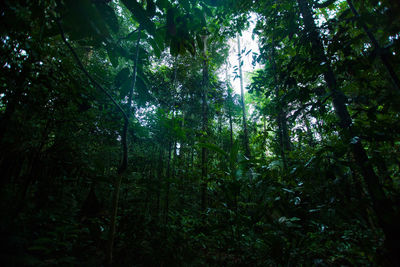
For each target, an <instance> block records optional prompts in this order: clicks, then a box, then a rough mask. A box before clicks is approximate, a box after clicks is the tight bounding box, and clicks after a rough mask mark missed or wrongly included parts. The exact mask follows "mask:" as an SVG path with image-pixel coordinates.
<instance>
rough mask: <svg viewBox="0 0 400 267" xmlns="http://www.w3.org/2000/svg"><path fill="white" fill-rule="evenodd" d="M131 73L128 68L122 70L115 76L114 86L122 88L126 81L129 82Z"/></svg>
mask: <svg viewBox="0 0 400 267" xmlns="http://www.w3.org/2000/svg"><path fill="white" fill-rule="evenodd" d="M129 73H130V71H129V69H128V68H123V69H122V70H120V71H119V72H118V74H117V75H116V76H115V79H114V85H115V86H116V87H120V86H121V85H123V84H124V83H125V82H126V81H128V78H129Z"/></svg>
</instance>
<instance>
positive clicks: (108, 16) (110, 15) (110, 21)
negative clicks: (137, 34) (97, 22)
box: [96, 3, 119, 33]
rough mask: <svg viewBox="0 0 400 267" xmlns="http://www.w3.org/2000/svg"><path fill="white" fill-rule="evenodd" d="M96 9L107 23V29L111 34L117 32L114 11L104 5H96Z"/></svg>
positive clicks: (117, 25) (116, 19)
mask: <svg viewBox="0 0 400 267" xmlns="http://www.w3.org/2000/svg"><path fill="white" fill-rule="evenodd" d="M96 7H97V10H98V11H99V13H100V15H101V16H102V18H103V19H104V20H105V22H106V23H107V25H108V27H109V28H110V29H111V30H112V31H113V32H115V33H116V32H118V30H119V24H118V18H117V16H116V15H115V13H114V10H113V9H112V8H111V7H110V6H109V5H107V4H106V3H97V4H96Z"/></svg>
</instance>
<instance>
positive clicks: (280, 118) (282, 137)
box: [270, 40, 290, 170]
mask: <svg viewBox="0 0 400 267" xmlns="http://www.w3.org/2000/svg"><path fill="white" fill-rule="evenodd" d="M271 46H272V48H271V57H270V63H271V65H272V70H273V72H274V84H275V97H276V98H279V81H278V72H277V68H276V60H275V41H274V40H272V44H271ZM280 102H281V101H280ZM279 104H280V106H279V108H278V115H277V117H276V123H277V125H278V140H279V148H280V154H281V158H282V162H283V168H284V169H285V170H286V169H287V159H286V153H287V152H288V151H289V150H290V142H289V140H290V139H289V133H288V129H287V120H286V113H285V112H284V108H283V107H282V105H283V104H284V103H279Z"/></svg>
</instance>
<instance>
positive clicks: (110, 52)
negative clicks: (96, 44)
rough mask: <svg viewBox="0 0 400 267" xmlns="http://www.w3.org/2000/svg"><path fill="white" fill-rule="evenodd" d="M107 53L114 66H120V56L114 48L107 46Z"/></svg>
mask: <svg viewBox="0 0 400 267" xmlns="http://www.w3.org/2000/svg"><path fill="white" fill-rule="evenodd" d="M107 55H108V58H109V59H110V61H111V64H112V65H113V67H114V68H116V67H118V56H117V55H116V53H115V51H114V49H113V48H110V47H108V48H107Z"/></svg>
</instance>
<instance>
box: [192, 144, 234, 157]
mask: <svg viewBox="0 0 400 267" xmlns="http://www.w3.org/2000/svg"><path fill="white" fill-rule="evenodd" d="M199 146H200V147H204V148H208V149H210V150H212V151H215V152H217V153H219V154H221V155H222V156H224V157H228V153H226V152H225V151H224V150H222V149H221V148H219V147H218V146H216V145H214V144H210V143H199Z"/></svg>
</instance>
